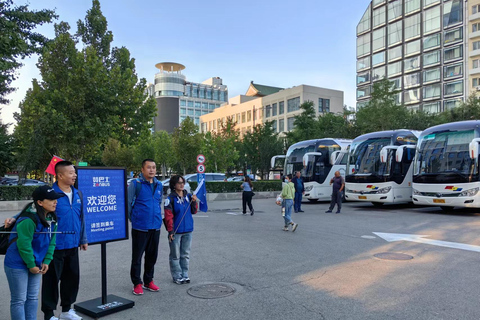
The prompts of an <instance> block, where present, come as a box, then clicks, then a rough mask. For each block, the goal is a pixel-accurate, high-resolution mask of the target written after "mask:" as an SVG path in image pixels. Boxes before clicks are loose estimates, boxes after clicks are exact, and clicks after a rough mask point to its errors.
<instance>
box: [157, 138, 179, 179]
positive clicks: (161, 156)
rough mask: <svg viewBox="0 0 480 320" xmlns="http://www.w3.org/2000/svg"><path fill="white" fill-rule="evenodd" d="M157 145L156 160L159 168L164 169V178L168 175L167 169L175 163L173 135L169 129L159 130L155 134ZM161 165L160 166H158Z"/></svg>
mask: <svg viewBox="0 0 480 320" xmlns="http://www.w3.org/2000/svg"><path fill="white" fill-rule="evenodd" d="M153 143H154V145H155V158H154V159H155V162H156V163H157V170H158V169H160V170H161V171H162V178H163V179H165V178H166V176H167V169H168V168H171V167H173V166H174V165H175V159H176V158H175V153H174V149H173V144H172V136H171V135H170V134H168V132H167V131H157V132H155V133H154V134H153ZM158 167H159V168H158Z"/></svg>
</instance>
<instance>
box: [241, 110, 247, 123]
mask: <svg viewBox="0 0 480 320" xmlns="http://www.w3.org/2000/svg"><path fill="white" fill-rule="evenodd" d="M245 122H246V119H245V112H242V123H245Z"/></svg>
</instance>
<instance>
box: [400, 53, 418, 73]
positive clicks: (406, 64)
mask: <svg viewBox="0 0 480 320" xmlns="http://www.w3.org/2000/svg"><path fill="white" fill-rule="evenodd" d="M417 69H420V56H418V57H415V58H409V59H405V60H404V61H403V71H404V72H410V71H414V70H417Z"/></svg>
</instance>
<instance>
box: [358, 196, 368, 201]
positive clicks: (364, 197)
mask: <svg viewBox="0 0 480 320" xmlns="http://www.w3.org/2000/svg"><path fill="white" fill-rule="evenodd" d="M358 199H360V200H367V197H366V196H358Z"/></svg>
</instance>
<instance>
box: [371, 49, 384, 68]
mask: <svg viewBox="0 0 480 320" xmlns="http://www.w3.org/2000/svg"><path fill="white" fill-rule="evenodd" d="M384 63H385V51H383V52H379V53H376V54H374V55H373V56H372V66H378V65H380V64H384Z"/></svg>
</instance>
